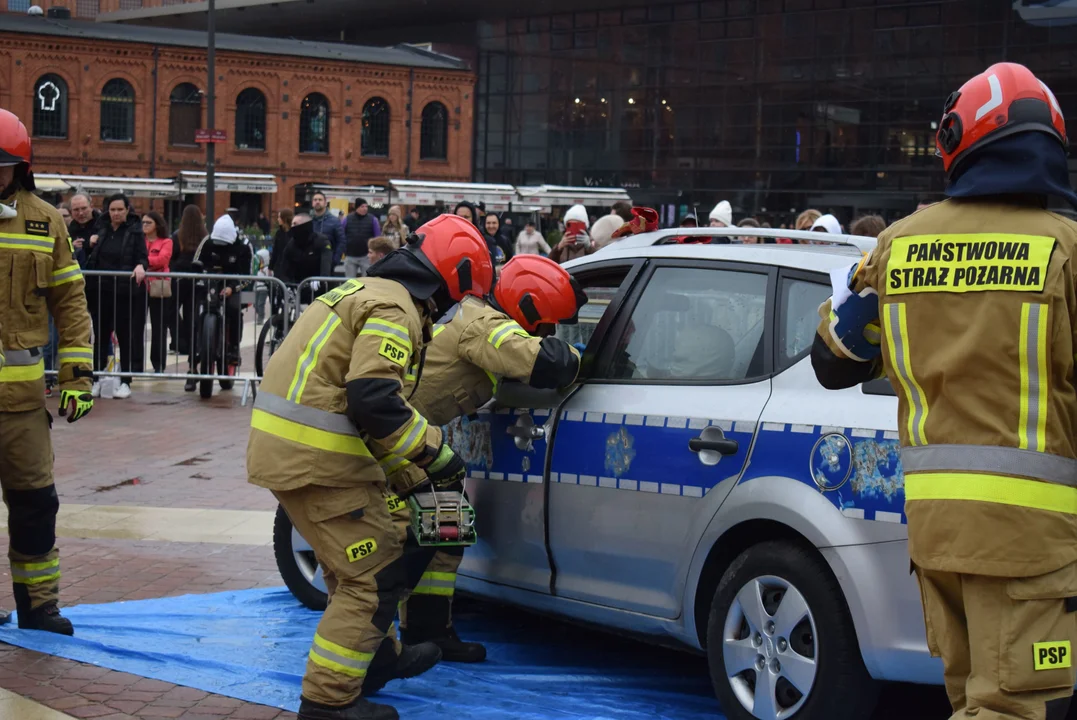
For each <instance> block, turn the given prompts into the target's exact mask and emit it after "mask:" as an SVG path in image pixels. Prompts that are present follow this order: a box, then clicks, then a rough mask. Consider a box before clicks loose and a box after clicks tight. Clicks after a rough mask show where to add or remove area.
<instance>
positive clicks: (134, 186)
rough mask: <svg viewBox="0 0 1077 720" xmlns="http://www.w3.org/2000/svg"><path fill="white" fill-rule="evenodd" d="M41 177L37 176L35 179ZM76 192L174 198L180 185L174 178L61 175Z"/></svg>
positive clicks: (177, 194)
mask: <svg viewBox="0 0 1077 720" xmlns="http://www.w3.org/2000/svg"><path fill="white" fill-rule="evenodd" d="M38 177H41V176H40V175H37V174H35V175H34V178H35V179H36V178H38ZM54 177H59V178H60V179H61V180H63V181H64V183H66V184H67V185H68V187H70V188H71V189H72V190H74V191H75V192H84V193H87V194H89V195H112V194H113V193H119V192H122V193H123V194H124V195H127V196H128V197H142V198H174V197H178V196H179V184H178V183H177V182H176V181H175V179H174V178H133V177H102V176H99V175H59V176H54Z"/></svg>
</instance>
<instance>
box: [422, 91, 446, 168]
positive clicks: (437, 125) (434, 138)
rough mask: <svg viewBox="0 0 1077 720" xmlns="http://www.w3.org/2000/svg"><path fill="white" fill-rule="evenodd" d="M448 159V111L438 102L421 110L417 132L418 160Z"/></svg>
mask: <svg viewBox="0 0 1077 720" xmlns="http://www.w3.org/2000/svg"><path fill="white" fill-rule="evenodd" d="M448 157H449V111H448V110H446V109H445V106H444V105H442V104H441V103H439V102H432V103H428V104H427V106H426V107H424V108H423V124H422V128H421V129H420V132H419V159H420V160H445V159H447V158H448Z"/></svg>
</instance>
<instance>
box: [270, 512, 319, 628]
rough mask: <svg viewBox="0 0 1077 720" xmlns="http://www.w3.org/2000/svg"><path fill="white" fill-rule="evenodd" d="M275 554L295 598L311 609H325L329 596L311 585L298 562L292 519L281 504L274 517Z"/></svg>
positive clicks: (285, 580)
mask: <svg viewBox="0 0 1077 720" xmlns="http://www.w3.org/2000/svg"><path fill="white" fill-rule="evenodd" d="M273 555H274V557H276V559H277V570H278V571H279V572H280V576H281V579H283V580H284V584H285V585H287V586H288V589H289V590H291V591H292V595H294V596H295V599H296V600H298V601H299V602H301V603H303V604H304V605H305V606H307V607H308V608H310V609H311V610H319V611H321V610H325V608H326V606H327V605H328V604H329V596H328V595H326V594H325V593H324V592H322V591H321V590H319V589H318V588H316V587H314V586H313V585H311V584H310V582H309V581H308V580H307V578H306V577H305V576H304V575H303V571H302V570H300V569H299V565H297V564H296V560H295V553H293V552H292V521H291V520H290V519H289V518H288V513H286V512H284V508H282V507H281V506H280V505H278V506H277V516H276V517H275V518H274V519H273Z"/></svg>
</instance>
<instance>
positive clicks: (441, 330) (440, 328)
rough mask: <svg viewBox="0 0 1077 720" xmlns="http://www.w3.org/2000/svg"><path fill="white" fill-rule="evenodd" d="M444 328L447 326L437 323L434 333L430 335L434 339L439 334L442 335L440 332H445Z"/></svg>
mask: <svg viewBox="0 0 1077 720" xmlns="http://www.w3.org/2000/svg"><path fill="white" fill-rule="evenodd" d="M444 330H445V326H444V325H436V326H434V332H433V334H432V335H431V336H430V338H431V339H433V338H436V337H437V336H438V335H440V334H441V333H442V332H443V331H444Z"/></svg>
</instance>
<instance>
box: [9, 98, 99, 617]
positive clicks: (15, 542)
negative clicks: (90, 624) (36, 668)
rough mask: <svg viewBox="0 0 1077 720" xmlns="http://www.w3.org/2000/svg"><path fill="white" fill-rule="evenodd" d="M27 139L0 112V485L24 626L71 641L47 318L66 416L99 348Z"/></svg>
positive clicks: (83, 393) (79, 401) (86, 401)
mask: <svg viewBox="0 0 1077 720" xmlns="http://www.w3.org/2000/svg"><path fill="white" fill-rule="evenodd" d="M31 161H32V152H31V149H30V138H29V136H28V134H27V132H26V128H25V127H24V126H23V124H22V123H21V122H19V119H18V118H17V117H15V116H14V115H12V114H11V113H10V112H8V111H6V110H0V262H3V264H4V267H6V268H9V269H10V272H4V273H3V274H2V275H0V297H3V298H4V301H3V303H0V328H2V329H0V339H2V340H3V354H4V366H3V368H0V486H2V487H3V491H4V501H5V503H6V504H7V507H8V535H9V537H10V547H9V549H8V558H9V560H10V561H11V581H12V584H13V587H14V595H15V607H16V610H17V611H18V618H19V627H20V628H30V629H36V630H47V631H49V632H55V633H60V634H63V635H71V634H72V632H73V630H72V627H71V622H70V621H69V620H67V619H66V618H64V617H63V616H62V615H61V614H60V611H59V607H58V604H57V603H58V600H59V589H60V554H59V552H58V551H57V550H56V512H57V510H58V509H59V500H58V499H57V497H56V488H55V486H54V485H53V477H52V443H51V440H50V438H49V426H50V425H51V422H52V420H51V417H50V415H49V413H48V411H47V410H46V409H45V363H44V357H43V355H42V354H41V348H42V347H43V346H45V345H47V344H48V340H49V315H50V314H51V315H52V316H53V318H54V319H55V322H56V329H57V331H58V333H59V336H60V346H59V352H60V377H59V381H60V413H61V414H66V415H67V416H68V422H74V421H75V420H78V419H79V418H81V417H82V416H84V415H85V414H86V413H88V412H89V411H90V409H91V408H92V407H93V398H92V397H91V395H90V385H91V382H92V377H93V373H92V370H91V368H92V363H93V350H92V347H91V345H92V343H91V342H90V334H91V330H90V328H91V325H90V315H89V312H88V310H87V307H86V294H85V291H84V281H83V278H82V272H81V271H80V270H79V265H78V262H76V261H75V259H74V257H73V253H72V248H71V241H70V239H69V238H68V234H67V227H66V226H65V225H64V222H63V219H62V218H61V217H60V214H59V213H58V212H57V211H56V210H55V209H54V208H53V207H51V206H50V205H49V204H48V203H46V202H45V201H43V200H41V199H40V198H38V197H37V196H36V195H34V194H33V192H32V191H33V189H34V176H33V173H32V172H31V165H30V164H31Z"/></svg>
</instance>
